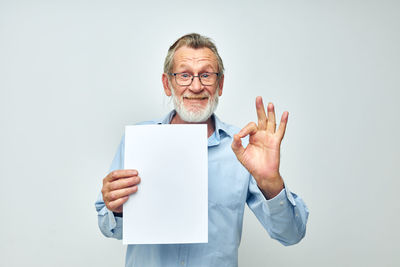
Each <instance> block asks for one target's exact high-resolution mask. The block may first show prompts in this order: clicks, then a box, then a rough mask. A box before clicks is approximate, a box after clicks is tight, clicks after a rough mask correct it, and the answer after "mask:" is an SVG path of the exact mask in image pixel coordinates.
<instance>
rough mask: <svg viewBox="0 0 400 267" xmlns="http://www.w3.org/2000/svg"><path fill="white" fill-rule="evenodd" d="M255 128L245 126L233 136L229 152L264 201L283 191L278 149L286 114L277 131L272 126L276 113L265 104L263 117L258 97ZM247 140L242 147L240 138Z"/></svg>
mask: <svg viewBox="0 0 400 267" xmlns="http://www.w3.org/2000/svg"><path fill="white" fill-rule="evenodd" d="M256 109H257V117H258V125H256V124H255V123H254V122H250V123H249V124H247V125H246V126H245V127H244V128H243V129H242V130H240V132H239V133H238V134H235V135H234V138H233V142H232V150H233V152H234V153H235V155H236V157H237V158H238V160H239V161H240V162H241V163H242V165H243V166H244V167H245V168H246V169H247V170H248V171H249V172H250V173H251V174H252V175H253V177H254V179H255V180H256V181H257V185H258V187H259V188H260V189H261V192H262V193H263V194H264V196H265V197H266V198H267V199H271V198H273V197H275V196H276V195H277V194H279V192H280V191H281V190H282V189H283V188H284V183H283V180H282V177H281V175H280V173H279V162H280V146H281V142H282V139H283V136H284V134H285V130H286V124H287V121H288V116H289V113H288V112H287V111H285V112H284V113H283V114H282V118H281V122H280V124H279V127H278V129H276V123H275V110H274V105H273V104H272V103H269V104H268V108H267V109H268V117H267V115H266V114H265V110H264V104H263V101H262V98H261V97H257V98H256ZM247 135H250V137H249V144H248V145H247V146H246V147H243V145H242V141H241V138H243V137H246V136H247Z"/></svg>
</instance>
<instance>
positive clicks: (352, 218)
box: [0, 0, 400, 267]
mask: <svg viewBox="0 0 400 267" xmlns="http://www.w3.org/2000/svg"><path fill="white" fill-rule="evenodd" d="M399 14H400V4H399V2H398V1H193V2H190V1H104V0H100V1H94V0H93V1H87V0H85V1H66V0H60V1H12V0H9V1H4V0H2V1H1V0H0V127H1V131H0V162H1V172H0V179H1V180H0V181H1V185H0V210H1V217H0V236H1V238H0V266H7V267H8V266H58V267H62V266H98V267H101V266H123V263H124V255H125V248H124V246H123V245H122V241H117V240H111V239H106V238H105V237H103V236H102V235H101V233H100V231H99V230H98V228H97V215H96V212H95V208H94V201H95V199H96V197H97V194H98V192H99V190H100V188H101V180H102V178H103V177H104V176H105V175H106V174H107V172H108V168H109V166H110V163H111V160H112V158H113V156H114V153H115V151H116V149H117V145H118V143H119V141H120V138H121V136H122V134H123V130H124V125H126V124H133V123H136V122H139V121H143V120H149V119H154V118H159V117H162V116H164V115H165V114H166V112H168V111H169V110H170V105H169V103H168V99H167V98H166V97H165V96H164V95H163V90H162V85H161V73H162V64H163V61H164V57H165V55H166V52H167V49H168V47H169V45H171V44H172V43H173V42H174V41H175V40H176V39H177V38H179V37H180V36H181V35H183V34H186V33H190V32H199V33H202V34H205V35H207V36H210V37H211V38H213V39H214V40H215V42H216V44H217V47H218V49H219V51H220V54H221V56H222V58H223V60H224V63H225V66H226V77H225V88H224V92H223V95H222V97H221V101H220V106H219V107H218V110H217V115H218V116H219V117H220V118H221V119H222V120H224V121H226V122H229V123H232V124H235V125H237V126H244V125H245V124H247V122H249V121H251V120H256V112H255V108H254V99H255V97H256V96H257V95H262V96H263V97H264V99H265V101H266V102H268V101H272V102H274V103H275V104H276V106H277V111H278V113H279V115H280V114H281V113H282V112H283V111H284V110H289V112H290V116H289V124H288V129H287V134H286V137H285V140H284V143H283V147H282V162H281V163H282V164H281V172H282V175H283V176H284V178H285V180H286V183H287V184H288V186H289V187H290V188H291V189H292V190H293V191H294V192H296V193H298V194H299V195H301V196H302V197H303V199H304V200H305V201H306V203H307V204H308V207H309V209H310V212H311V213H310V218H309V223H308V228H307V234H306V237H305V239H304V240H303V241H302V242H301V243H300V244H298V245H295V246H292V247H283V246H281V245H280V244H279V243H278V242H276V241H274V240H272V239H270V238H269V237H268V235H267V234H266V233H265V231H264V230H263V229H262V228H261V226H260V224H259V223H258V222H257V220H256V219H255V216H254V215H253V214H251V213H250V212H246V214H245V219H244V228H243V237H242V243H241V247H240V251H239V263H240V266H245V267H247V266H292V265H293V264H296V266H307V267H311V266H399V264H400V256H399V253H398V250H399V245H398V240H399V239H400V230H399V225H400V215H399V212H400V208H399V204H398V197H397V194H398V192H399V190H398V186H399V185H400V183H399V178H400V177H399V171H398V166H399V158H400V155H399V154H400V153H399V148H400V147H399V144H400V142H399V139H398V138H399V136H400V127H399V119H398V115H399V114H400V107H399V105H398V104H397V102H398V100H399V96H400V93H399V89H400V75H399V71H400V50H399V47H400V36H399V33H400V16H399Z"/></svg>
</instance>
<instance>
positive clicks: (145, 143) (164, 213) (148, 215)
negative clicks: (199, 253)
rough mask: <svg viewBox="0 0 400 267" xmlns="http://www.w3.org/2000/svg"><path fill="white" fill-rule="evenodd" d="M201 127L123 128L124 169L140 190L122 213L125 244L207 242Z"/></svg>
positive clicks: (204, 131) (204, 139)
mask: <svg viewBox="0 0 400 267" xmlns="http://www.w3.org/2000/svg"><path fill="white" fill-rule="evenodd" d="M207 156H208V152H207V126H206V125H205V124H190V125H184V124H174V125H171V124H166V125H134V126H126V127H125V162H124V167H125V169H136V170H137V171H138V173H139V176H140V178H141V182H140V184H139V187H138V188H139V190H138V191H137V192H136V193H135V194H133V195H131V196H130V197H129V200H128V201H127V202H126V203H125V204H124V207H123V214H124V215H123V243H124V244H178V243H206V242H208V159H207Z"/></svg>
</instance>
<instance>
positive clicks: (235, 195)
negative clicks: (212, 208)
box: [208, 162, 249, 209]
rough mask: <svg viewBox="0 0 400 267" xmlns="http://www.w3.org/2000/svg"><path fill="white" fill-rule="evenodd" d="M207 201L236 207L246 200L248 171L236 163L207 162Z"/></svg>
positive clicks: (227, 206) (226, 206) (231, 207)
mask: <svg viewBox="0 0 400 267" xmlns="http://www.w3.org/2000/svg"><path fill="white" fill-rule="evenodd" d="M208 164H209V165H208V202H210V203H212V204H216V205H218V206H222V207H225V208H230V209H238V208H240V207H241V206H243V205H244V203H245V202H246V196H247V189H248V181H249V176H248V172H247V171H246V170H245V169H244V168H242V167H241V165H240V166H237V164H236V163H225V164H224V163H223V162H222V163H221V162H209V163H208Z"/></svg>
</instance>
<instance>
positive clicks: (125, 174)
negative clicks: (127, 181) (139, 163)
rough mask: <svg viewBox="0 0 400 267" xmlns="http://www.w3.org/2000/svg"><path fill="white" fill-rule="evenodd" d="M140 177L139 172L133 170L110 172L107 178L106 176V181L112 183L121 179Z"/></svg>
mask: <svg viewBox="0 0 400 267" xmlns="http://www.w3.org/2000/svg"><path fill="white" fill-rule="evenodd" d="M137 175H138V171H137V170H133V169H128V170H115V171H112V172H110V173H109V174H108V175H107V176H106V178H105V179H106V180H107V181H109V182H111V181H114V180H118V179H121V178H127V177H133V176H137Z"/></svg>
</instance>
